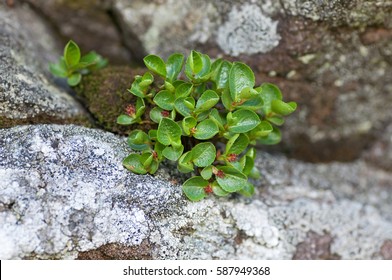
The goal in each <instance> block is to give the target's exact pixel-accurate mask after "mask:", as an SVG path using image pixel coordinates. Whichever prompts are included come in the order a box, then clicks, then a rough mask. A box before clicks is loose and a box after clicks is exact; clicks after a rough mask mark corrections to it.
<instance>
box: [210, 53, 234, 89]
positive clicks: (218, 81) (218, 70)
mask: <svg viewBox="0 0 392 280" xmlns="http://www.w3.org/2000/svg"><path fill="white" fill-rule="evenodd" d="M231 67H232V64H231V63H230V62H228V61H226V60H222V59H218V60H216V61H214V63H213V64H212V66H211V72H212V75H211V80H212V81H214V82H215V86H216V88H217V89H218V90H220V89H224V88H227V87H228V81H229V73H230V69H231Z"/></svg>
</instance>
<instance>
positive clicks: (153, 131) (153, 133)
mask: <svg viewBox="0 0 392 280" xmlns="http://www.w3.org/2000/svg"><path fill="white" fill-rule="evenodd" d="M157 133H158V131H157V130H156V129H150V130H149V131H148V137H149V138H150V140H154V141H156V140H157Z"/></svg>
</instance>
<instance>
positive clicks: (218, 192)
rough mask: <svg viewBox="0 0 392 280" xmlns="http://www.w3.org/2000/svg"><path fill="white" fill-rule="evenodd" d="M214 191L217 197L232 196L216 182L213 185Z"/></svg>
mask: <svg viewBox="0 0 392 280" xmlns="http://www.w3.org/2000/svg"><path fill="white" fill-rule="evenodd" d="M212 191H213V193H214V194H215V195H217V196H228V195H229V194H230V193H229V192H227V191H225V190H224V189H222V188H221V186H219V184H218V183H217V182H216V181H214V182H213V183H212Z"/></svg>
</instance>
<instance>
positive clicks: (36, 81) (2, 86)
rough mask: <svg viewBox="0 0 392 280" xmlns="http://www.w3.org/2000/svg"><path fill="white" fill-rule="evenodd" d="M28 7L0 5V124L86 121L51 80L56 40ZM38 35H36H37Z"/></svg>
mask: <svg viewBox="0 0 392 280" xmlns="http://www.w3.org/2000/svg"><path fill="white" fill-rule="evenodd" d="M50 34H51V33H50V29H48V28H47V27H46V25H45V23H44V22H43V21H42V20H41V19H40V18H39V17H38V16H37V15H36V14H35V13H34V12H33V11H32V10H31V9H29V8H28V7H26V6H19V7H18V8H12V9H11V8H7V7H6V6H3V5H1V6H0V128H3V127H11V126H14V125H18V124H31V123H79V124H88V118H87V114H86V113H85V111H84V109H83V108H82V107H81V106H80V105H79V103H78V102H76V101H75V100H74V99H73V98H72V97H71V96H70V95H69V94H68V93H67V92H65V91H64V90H62V89H60V88H58V87H56V86H55V84H54V83H53V78H51V75H50V74H49V73H48V63H49V61H54V60H57V58H58V56H59V52H58V51H57V48H56V44H55V41H54V39H53V37H51V35H50ZM38 38H39V39H38Z"/></svg>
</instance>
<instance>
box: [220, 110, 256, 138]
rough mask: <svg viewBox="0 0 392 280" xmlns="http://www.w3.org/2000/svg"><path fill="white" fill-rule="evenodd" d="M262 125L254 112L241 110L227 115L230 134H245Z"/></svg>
mask: <svg viewBox="0 0 392 280" xmlns="http://www.w3.org/2000/svg"><path fill="white" fill-rule="evenodd" d="M259 124H260V117H259V116H258V115H257V114H256V113H255V112H253V111H250V110H246V109H240V110H237V111H235V112H234V113H231V112H230V113H228V114H227V125H228V129H229V131H230V132H233V133H245V132H248V131H250V130H252V129H254V128H255V127H256V126H258V125H259Z"/></svg>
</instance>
